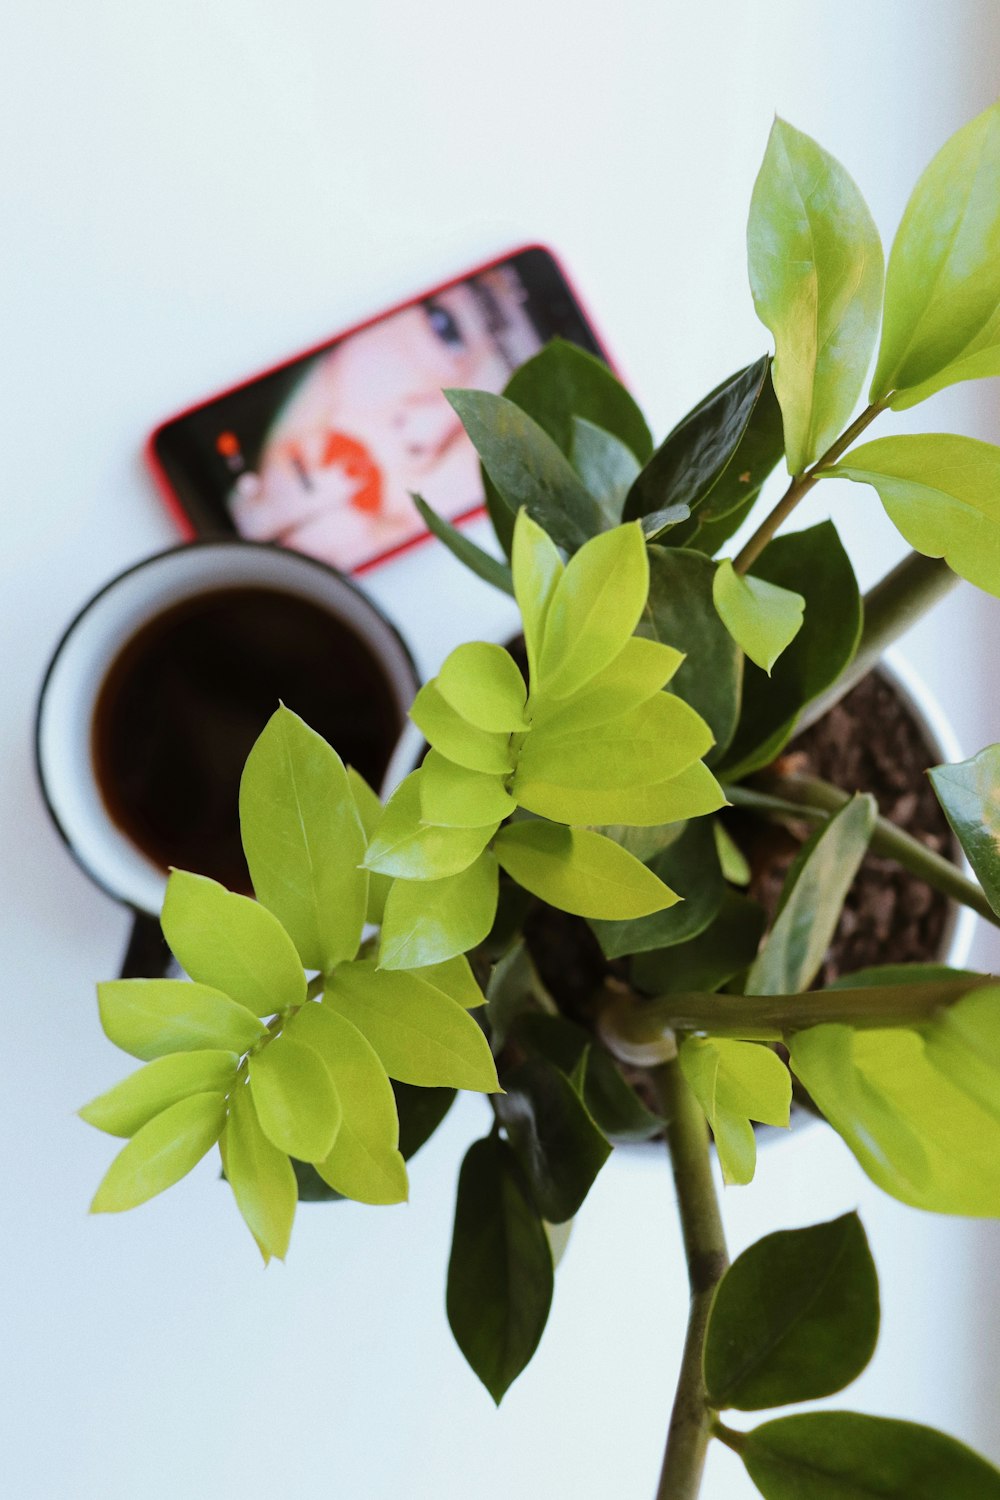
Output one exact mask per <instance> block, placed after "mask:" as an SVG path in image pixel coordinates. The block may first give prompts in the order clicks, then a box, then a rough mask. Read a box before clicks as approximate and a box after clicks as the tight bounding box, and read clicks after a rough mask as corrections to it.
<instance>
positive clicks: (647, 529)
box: [639, 505, 691, 546]
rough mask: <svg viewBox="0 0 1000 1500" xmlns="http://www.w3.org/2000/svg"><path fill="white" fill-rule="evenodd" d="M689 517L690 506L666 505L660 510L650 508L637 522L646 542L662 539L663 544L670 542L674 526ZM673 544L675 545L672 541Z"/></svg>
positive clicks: (666, 544)
mask: <svg viewBox="0 0 1000 1500" xmlns="http://www.w3.org/2000/svg"><path fill="white" fill-rule="evenodd" d="M690 518H691V507H690V506H689V505H666V506H664V507H663V509H662V510H651V511H650V513H649V515H648V516H643V517H642V519H641V520H640V522H639V525H640V526H641V527H642V534H643V536H644V537H645V538H646V541H647V542H658V541H660V540H661V539H662V541H663V544H664V546H668V545H670V543H671V536H670V533H671V532H672V531H673V530H674V527H676V526H679V525H680V524H681V522H683V521H688V520H690ZM674 545H677V544H676V543H674Z"/></svg>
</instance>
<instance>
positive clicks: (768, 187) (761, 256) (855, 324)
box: [747, 120, 882, 654]
mask: <svg viewBox="0 0 1000 1500" xmlns="http://www.w3.org/2000/svg"><path fill="white" fill-rule="evenodd" d="M747 252H748V256H749V262H750V288H751V291H752V292H753V300H754V306H755V307H756V309H757V316H758V317H759V318H760V320H761V322H762V323H763V324H764V325H765V327H767V328H769V329H770V330H771V332H772V334H773V335H774V345H775V354H774V367H773V371H772V376H773V380H774V389H775V392H776V394H777V397H778V401H779V403H780V405H781V412H782V416H783V418H784V428H785V452H786V454H787V457H788V471H789V473H790V474H800V473H801V472H802V470H803V469H805V468H806V467H807V466H808V465H809V464H811V463H812V462H813V460H814V459H815V458H816V457H817V456H818V455H819V454H821V453H823V452H824V451H825V450H826V449H827V448H828V447H829V446H830V444H831V443H832V442H833V440H834V439H835V438H836V437H838V436H839V434H840V432H841V431H842V429H843V428H844V427H845V426H846V424H847V422H848V420H849V418H850V415H851V412H852V411H853V409H854V405H855V403H856V401H857V399H858V396H859V395H860V393H861V387H862V385H863V383H864V379H865V375H866V374H867V371H868V364H869V361H870V359H871V355H872V350H873V349H874V347H875V339H876V337H877V334H878V319H879V312H880V308H881V300H882V246H881V243H880V241H879V237H878V230H877V229H876V228H875V224H874V221H873V220H872V216H871V214H870V213H869V211H868V208H867V205H866V204H865V201H864V199H863V198H862V196H861V193H860V191H859V190H858V187H857V184H856V183H855V182H854V180H853V178H851V177H850V176H849V175H848V174H847V172H845V170H844V168H843V167H842V166H841V165H840V163H839V162H838V161H836V160H835V159H834V158H833V157H832V156H830V155H829V154H828V153H827V152H826V151H824V150H823V149H822V147H820V146H819V145H817V143H816V142H815V141H814V140H812V139H810V137H809V136H807V135H804V134H803V133H802V132H801V131H799V130H795V129H793V128H792V126H791V125H788V124H786V122H785V121H784V120H775V122H774V126H773V128H772V130H771V136H770V139H769V140H768V143H767V151H766V153H765V156H764V161H763V163H762V165H761V169H760V173H759V175H758V177H757V181H756V183H755V185H754V190H753V197H752V199H751V203H750V220H749V223H748V226H747ZM748 654H749V653H748Z"/></svg>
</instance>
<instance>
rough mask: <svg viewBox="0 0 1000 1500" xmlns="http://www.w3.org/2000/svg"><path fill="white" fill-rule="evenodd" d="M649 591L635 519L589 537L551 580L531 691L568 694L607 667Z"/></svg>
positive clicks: (544, 695) (541, 695)
mask: <svg viewBox="0 0 1000 1500" xmlns="http://www.w3.org/2000/svg"><path fill="white" fill-rule="evenodd" d="M648 593H649V561H648V559H647V557H646V542H645V538H644V537H643V534H642V528H641V526H640V525H639V523H638V522H637V521H633V522H631V523H629V524H628V525H626V526H616V527H615V528H614V530H613V531H606V532H604V533H603V534H602V535H600V536H595V537H592V538H591V539H590V541H589V542H587V543H586V544H585V545H584V546H583V547H581V548H580V550H579V552H577V553H576V555H575V556H574V557H572V558H571V559H570V561H569V563H568V564H567V566H566V569H565V572H564V573H563V574H562V577H561V578H560V579H559V581H558V583H557V584H556V587H555V590H554V592H553V595H552V600H551V603H550V604H549V608H548V613H547V616H546V621H545V638H544V640H543V642H542V649H541V653H540V656H539V663H538V682H537V683H533V684H532V692H533V693H534V694H535V695H536V696H537V697H538V699H539V700H540V701H543V702H544V701H545V700H546V699H548V698H568V697H569V696H570V695H571V694H572V693H575V692H577V691H578V690H579V689H580V688H581V687H583V685H584V684H585V683H587V682H589V681H590V679H591V678H592V677H594V676H596V674H597V673H598V672H599V671H601V669H602V668H603V667H606V666H607V665H608V663H609V662H611V661H613V660H614V658H615V657H616V656H617V655H618V654H619V652H620V651H621V650H622V649H623V647H624V645H625V642H626V641H627V640H628V639H629V637H630V636H631V635H632V632H633V631H634V630H635V627H636V626H637V625H638V623H639V619H640V617H641V615H642V611H643V608H644V607H645V603H646V596H647V595H648Z"/></svg>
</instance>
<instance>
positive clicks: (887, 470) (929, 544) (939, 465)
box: [824, 432, 1000, 597]
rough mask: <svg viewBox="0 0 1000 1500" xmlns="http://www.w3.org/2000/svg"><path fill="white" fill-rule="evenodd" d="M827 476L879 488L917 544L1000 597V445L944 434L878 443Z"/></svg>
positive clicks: (891, 513)
mask: <svg viewBox="0 0 1000 1500" xmlns="http://www.w3.org/2000/svg"><path fill="white" fill-rule="evenodd" d="M824 472H825V473H826V474H827V475H828V476H829V477H830V478H832V479H853V480H855V481H856V482H858V483H860V484H870V485H872V486H873V487H874V488H875V489H876V490H877V491H878V494H879V498H880V500H881V501H882V504H883V505H884V506H885V508H886V511H887V512H888V514H889V519H890V520H891V521H892V522H893V524H894V525H895V526H896V527H898V529H899V530H900V531H901V532H902V534H903V536H904V537H905V538H906V540H907V541H908V542H909V544H910V546H911V547H915V548H916V550H917V551H918V552H922V553H923V554H924V556H925V557H943V558H944V560H945V562H946V563H947V564H948V566H949V567H950V568H953V569H954V570H955V572H956V573H958V574H959V576H960V577H962V578H966V579H968V581H969V583H974V584H975V585H976V587H977V588H981V589H985V590H986V592H987V593H989V594H995V595H996V596H998V597H1000V448H997V447H994V445H993V444H992V443H981V442H979V441H978V439H976V438H970V437H958V436H955V435H954V434H951V433H944V432H925V433H913V434H908V435H905V436H901V437H887V438H876V439H875V441H874V442H872V443H862V445H861V447H860V448H852V449H851V450H850V452H849V453H848V454H847V455H846V456H845V457H844V458H842V459H841V460H840V462H839V463H838V464H835V465H834V466H833V467H832V468H830V469H827V470H825V471H824Z"/></svg>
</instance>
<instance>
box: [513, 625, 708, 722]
mask: <svg viewBox="0 0 1000 1500" xmlns="http://www.w3.org/2000/svg"><path fill="white" fill-rule="evenodd" d="M683 660H684V654H683V652H681V651H675V650H674V648H673V646H664V645H661V643H660V642H659V641H650V640H647V639H646V638H645V636H639V635H634V636H630V637H629V639H628V640H627V641H626V642H625V645H624V646H623V647H622V649H621V651H619V653H618V655H617V656H616V657H615V658H614V660H613V661H611V662H610V663H609V664H608V665H607V666H606V667H605V668H604V669H603V670H602V671H600V672H598V673H596V675H595V676H593V677H592V678H591V679H590V681H589V682H587V683H585V684H584V686H583V687H582V688H581V689H580V691H579V692H578V693H574V694H573V695H572V696H571V697H569V698H561V699H560V698H557V699H552V700H545V699H544V698H543V699H542V701H541V703H539V705H538V708H537V712H536V714H535V728H536V730H537V729H539V728H542V727H544V728H545V729H547V730H548V731H550V732H551V733H553V734H557V733H558V734H569V733H574V732H576V731H578V730H587V729H592V728H593V727H594V726H595V725H596V724H605V723H607V722H608V720H609V719H617V718H619V717H620V716H621V715H622V714H627V713H630V712H631V711H632V710H633V709H635V708H638V707H639V705H640V704H642V703H646V702H647V701H648V700H649V699H650V698H652V697H653V696H654V694H656V693H658V692H659V690H660V689H661V688H663V687H666V685H667V683H668V682H669V681H670V679H671V677H673V675H674V673H675V672H676V671H677V669H678V667H679V666H680V665H681V663H682V662H683Z"/></svg>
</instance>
